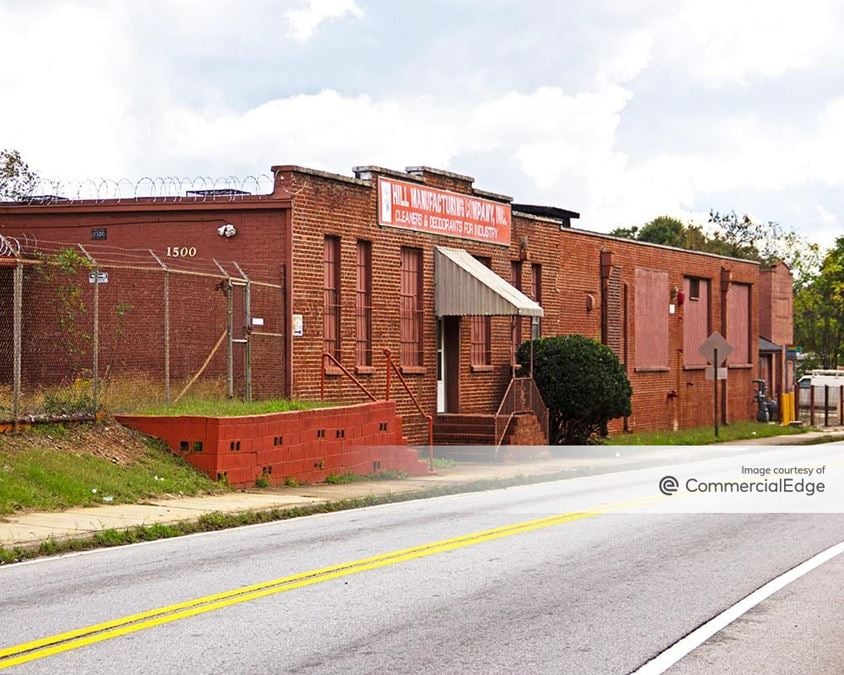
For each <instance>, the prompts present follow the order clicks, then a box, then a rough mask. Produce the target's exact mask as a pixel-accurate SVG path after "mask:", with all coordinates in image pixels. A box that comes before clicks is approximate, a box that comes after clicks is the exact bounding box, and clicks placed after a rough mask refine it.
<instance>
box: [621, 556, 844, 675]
mask: <svg viewBox="0 0 844 675" xmlns="http://www.w3.org/2000/svg"><path fill="white" fill-rule="evenodd" d="M841 553H844V541H842V542H839V543H838V544H835V545H834V546H830V547H829V548H828V549H826V550H825V551H821V552H820V553H818V554H817V555H814V556H812V557H811V558H809V559H808V560H806V561H804V562H802V563H800V564H799V565H797V566H796V567H793V568H791V569H790V570H788V571H787V572H785V573H783V574H781V575H780V576H778V577H776V578H775V579H771V581H769V582H768V583H766V584H765V585H764V586H761V587H760V588H757V589H756V590H755V591H753V593H751V594H750V595H748V596H746V597H745V598H743V599H742V600H739V601H738V602H737V603H736V604H735V605H733V606H732V607H728V608H727V609H725V610H724V611H723V612H721V613H720V614H718V615H717V616H715V617H713V618H712V619H710V620H709V621H707V622H706V623H705V624H703V625H701V626H699V627H698V628H696V629H695V630H693V631H692V632H691V633H689V634H688V635H687V636H686V637H684V638H682V639H681V640H679V641H677V642H675V643H674V644H673V645H671V647H669V648H668V649H666V650H665V651H664V652H662V653H661V654H659V655H657V656H655V657H654V658H653V659H651V660H650V661H648V662H647V663H645V664H644V665H643V666H641V667H640V668H638V669H637V670H635V671H634V672H633V673H632V674H631V675H659V674H660V673H664V672H665V671H666V670H668V669H669V668H670V667H671V666H673V665H674V664H675V663H677V662H678V661H679V660H680V659H682V658H683V657H684V656H686V655H687V654H689V653H690V652H692V651H694V650H695V649H697V648H698V647H700V645H702V644H703V643H704V642H706V641H707V640H708V639H709V638H711V637H712V636H713V635H715V634H716V633H717V632H718V631H720V630H722V629H724V628H726V627H727V626H729V625H730V624H731V623H732V622H733V621H735V620H736V619H738V618H739V617H740V616H742V614H745V613H746V612H748V611H750V610H751V609H753V608H754V607H756V605H758V604H759V603H761V602H762V601H763V600H765V599H767V598H769V597H770V596H771V595H773V594H774V593H776V592H777V591H779V590H780V589H782V588H785V587H786V586H788V584H790V583H792V582H793V581H796V580H797V579H799V578H800V577H802V576H803V575H804V574H807V573H808V572H811V571H812V570H813V569H815V568H816V567H819V566H820V565H823V564H824V563H825V562H827V561H829V560H832V559H833V558H834V557H835V556H837V555H840V554H841Z"/></svg>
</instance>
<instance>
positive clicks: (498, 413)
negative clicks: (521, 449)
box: [495, 377, 516, 455]
mask: <svg viewBox="0 0 844 675" xmlns="http://www.w3.org/2000/svg"><path fill="white" fill-rule="evenodd" d="M515 381H516V378H515V377H511V378H510V381H509V382H508V383H507V389H505V390H504V396H502V397H501V403H499V404H498V410H496V411H495V453H496V455H497V454H498V448H500V447H501V444H502V443H503V442H504V436H505V434H506V433H507V429H508V428H509V427H510V422H511V420H512V419H513V416H514V415H515V414H516V412H515V410H513V411H511V412H510V414H509V416H508V417H507V423H506V424H505V425H504V429H503V430H502V431H501V433H500V434H499V432H498V422H499V419H501V416H502V415H504V414H505V413H504V412H503V410H504V404H505V403H507V401H508V399H509V398H510V392H511V391H512V389H513V384H514V383H515Z"/></svg>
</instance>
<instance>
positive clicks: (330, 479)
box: [325, 469, 407, 485]
mask: <svg viewBox="0 0 844 675" xmlns="http://www.w3.org/2000/svg"><path fill="white" fill-rule="evenodd" d="M405 478H407V472H406V471H397V470H395V469H389V470H387V471H376V472H375V473H368V474H360V473H352V472H350V471H347V472H346V473H332V474H329V475H327V476H326V477H325V482H326V483H328V484H329V485H343V484H346V483H358V482H360V481H365V480H404V479H405Z"/></svg>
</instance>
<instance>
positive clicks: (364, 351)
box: [355, 240, 372, 366]
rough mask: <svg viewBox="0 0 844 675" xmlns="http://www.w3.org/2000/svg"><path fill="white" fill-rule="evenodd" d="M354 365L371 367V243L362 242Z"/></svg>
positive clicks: (357, 293) (358, 263) (358, 261)
mask: <svg viewBox="0 0 844 675" xmlns="http://www.w3.org/2000/svg"><path fill="white" fill-rule="evenodd" d="M355 363H356V364H357V365H358V366H371V365H372V242H369V241H362V240H361V241H358V249H357V291H356V294H355Z"/></svg>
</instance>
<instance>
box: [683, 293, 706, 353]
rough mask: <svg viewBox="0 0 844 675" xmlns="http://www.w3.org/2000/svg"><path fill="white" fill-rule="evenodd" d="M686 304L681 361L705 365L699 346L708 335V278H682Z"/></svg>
mask: <svg viewBox="0 0 844 675" xmlns="http://www.w3.org/2000/svg"><path fill="white" fill-rule="evenodd" d="M683 292H684V293H685V295H686V304H685V306H684V309H683V363H684V364H685V365H686V366H705V365H706V359H705V358H704V357H703V355H702V354H701V353H700V351H699V349H700V346H701V345H702V344H703V342H704V340H706V338H708V337H709V333H710V330H709V327H710V321H711V319H710V316H709V302H710V300H709V279H699V278H697V277H686V278H685V279H683Z"/></svg>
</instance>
